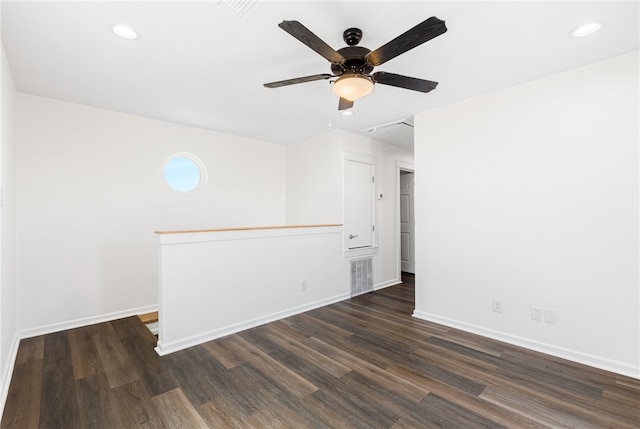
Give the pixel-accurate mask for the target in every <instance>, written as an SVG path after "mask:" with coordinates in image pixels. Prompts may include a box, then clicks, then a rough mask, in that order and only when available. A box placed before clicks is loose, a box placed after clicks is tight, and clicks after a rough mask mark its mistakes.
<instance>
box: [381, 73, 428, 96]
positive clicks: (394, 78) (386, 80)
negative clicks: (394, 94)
mask: <svg viewBox="0 0 640 429" xmlns="http://www.w3.org/2000/svg"><path fill="white" fill-rule="evenodd" d="M372 77H373V81H374V82H375V83H381V84H383V85H391V86H397V87H398V88H405V89H411V90H413V91H420V92H429V91H432V90H434V89H436V86H438V82H433V81H430V80H424V79H418V78H416V77H409V76H403V75H401V74H395V73H387V72H376V73H374V74H373V76H372Z"/></svg>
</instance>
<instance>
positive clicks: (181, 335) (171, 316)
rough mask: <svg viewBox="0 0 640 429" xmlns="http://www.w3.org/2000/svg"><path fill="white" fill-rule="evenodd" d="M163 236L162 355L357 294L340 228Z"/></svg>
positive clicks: (161, 279) (160, 344)
mask: <svg viewBox="0 0 640 429" xmlns="http://www.w3.org/2000/svg"><path fill="white" fill-rule="evenodd" d="M158 240H159V242H160V255H161V257H160V261H161V265H160V282H161V284H162V288H161V293H160V320H159V322H160V330H159V336H158V339H159V341H158V347H157V349H156V350H157V351H158V353H160V354H167V353H172V352H175V351H177V350H181V349H183V348H186V347H191V346H194V345H197V344H201V343H204V342H206V341H210V340H212V339H215V338H220V337H222V336H225V335H230V334H232V333H235V332H239V331H241V330H244V329H248V328H251V327H254V326H258V325H261V324H264V323H268V322H272V321H274V320H278V319H282V318H284V317H288V316H291V315H293V314H297V313H301V312H303V311H308V310H311V309H313V308H317V307H321V306H323V305H328V304H330V303H333V302H336V301H340V300H343V299H345V298H348V296H349V287H348V285H347V263H346V261H345V260H344V259H343V257H342V227H339V226H325V227H311V228H278V229H262V230H260V229H254V230H243V231H216V232H202V233H189V234H161V235H159V236H158ZM185 314H188V315H189V317H185Z"/></svg>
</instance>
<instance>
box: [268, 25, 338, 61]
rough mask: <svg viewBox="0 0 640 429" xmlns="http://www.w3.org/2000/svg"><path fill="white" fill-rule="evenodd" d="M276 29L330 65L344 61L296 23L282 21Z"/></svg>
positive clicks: (329, 47)
mask: <svg viewBox="0 0 640 429" xmlns="http://www.w3.org/2000/svg"><path fill="white" fill-rule="evenodd" d="M278 27H280V28H282V29H283V30H284V31H286V32H287V33H289V34H291V35H292V36H293V37H295V38H296V39H298V40H299V41H301V42H302V43H304V44H305V45H307V46H308V47H310V48H311V49H313V50H314V51H316V52H317V53H319V54H320V55H322V56H323V57H324V58H326V59H327V60H328V61H329V62H330V63H332V64H343V63H344V62H345V61H346V59H345V57H343V56H342V55H340V54H339V53H338V52H336V51H335V49H333V48H332V47H331V46H329V45H327V44H326V43H325V42H324V41H323V40H322V39H320V38H319V37H318V36H316V35H315V34H313V33H312V32H311V30H309V29H308V28H307V27H305V26H304V25H302V24H300V23H299V22H298V21H282V22H281V23H280V24H278Z"/></svg>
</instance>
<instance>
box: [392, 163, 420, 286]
mask: <svg viewBox="0 0 640 429" xmlns="http://www.w3.org/2000/svg"><path fill="white" fill-rule="evenodd" d="M400 171H411V172H413V173H415V166H414V165H413V164H409V163H408V162H404V161H398V160H397V159H396V174H395V176H396V177H395V181H396V272H397V278H399V279H401V278H402V262H401V258H402V255H401V250H402V249H401V246H402V239H401V237H400V236H401V233H400V232H401V231H402V225H400V221H401V216H400ZM414 234H415V231H414ZM413 257H414V259H415V255H413Z"/></svg>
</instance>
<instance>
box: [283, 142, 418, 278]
mask: <svg viewBox="0 0 640 429" xmlns="http://www.w3.org/2000/svg"><path fill="white" fill-rule="evenodd" d="M345 152H350V153H357V154H361V155H366V156H370V157H375V158H376V159H377V162H378V169H377V177H376V181H377V186H378V192H379V193H383V194H384V197H383V199H382V200H377V201H376V210H377V223H376V228H377V229H378V246H379V249H378V253H377V254H376V255H375V257H374V262H373V263H374V283H375V284H374V287H384V286H388V285H391V284H396V283H398V282H399V281H400V268H399V257H398V234H399V232H398V218H397V193H398V183H397V177H396V176H397V172H396V161H400V162H403V163H406V164H413V152H412V151H410V150H408V149H405V148H402V147H399V146H394V145H390V144H387V143H382V142H380V141H378V140H373V139H369V138H366V137H363V136H360V135H357V134H352V133H349V132H346V131H341V130H335V131H331V132H329V133H326V134H322V135H319V136H316V137H312V138H310V139H307V140H304V141H302V142H298V143H295V144H290V145H288V146H287V223H288V224H291V225H294V224H315V223H344V209H343V205H344V202H343V162H344V154H345Z"/></svg>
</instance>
